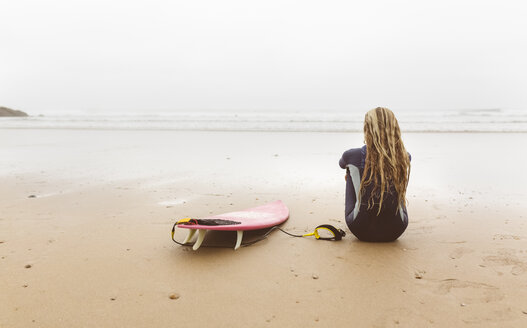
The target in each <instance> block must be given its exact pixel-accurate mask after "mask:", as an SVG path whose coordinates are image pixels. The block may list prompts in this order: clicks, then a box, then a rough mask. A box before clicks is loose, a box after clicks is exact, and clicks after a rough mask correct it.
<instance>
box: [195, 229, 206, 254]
mask: <svg viewBox="0 0 527 328" xmlns="http://www.w3.org/2000/svg"><path fill="white" fill-rule="evenodd" d="M206 233H207V230H205V229H200V230H199V232H198V240H196V242H195V243H194V246H192V249H193V250H195V251H196V250H198V248H199V247H200V246H201V243H203V239H205V234H206Z"/></svg>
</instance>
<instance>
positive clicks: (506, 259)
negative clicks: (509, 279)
mask: <svg viewBox="0 0 527 328" xmlns="http://www.w3.org/2000/svg"><path fill="white" fill-rule="evenodd" d="M483 262H485V265H487V266H512V268H511V274H513V275H515V276H517V275H521V274H523V273H525V272H527V262H526V261H524V260H522V259H520V258H519V257H518V256H517V255H516V250H515V249H509V248H502V249H499V250H498V252H497V254H496V255H490V256H485V257H484V258H483Z"/></svg>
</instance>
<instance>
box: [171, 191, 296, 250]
mask: <svg viewBox="0 0 527 328" xmlns="http://www.w3.org/2000/svg"><path fill="white" fill-rule="evenodd" d="M288 218H289V209H288V208H287V206H285V205H284V203H282V201H280V200H277V201H275V202H272V203H268V204H265V205H262V206H258V207H253V208H248V209H246V210H242V211H237V212H229V213H225V214H219V215H213V216H208V217H205V218H202V219H199V222H202V223H208V222H220V223H221V224H219V225H208V224H178V225H177V226H178V227H179V228H185V229H190V231H189V234H188V236H187V238H186V239H185V241H184V243H185V244H186V243H188V242H189V241H190V240H191V239H192V237H193V236H194V234H195V233H196V231H199V232H198V238H197V240H196V242H195V243H194V245H193V246H192V249H194V250H197V249H198V248H199V247H200V246H201V243H202V242H203V239H204V238H205V233H206V232H207V230H222V231H236V232H237V239H236V246H235V247H234V249H235V250H236V249H238V248H239V247H240V245H241V243H242V238H243V231H245V230H258V229H265V228H269V227H273V226H275V225H279V224H281V223H283V222H285V221H286V220H287V219H288Z"/></svg>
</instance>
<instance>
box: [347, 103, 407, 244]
mask: <svg viewBox="0 0 527 328" xmlns="http://www.w3.org/2000/svg"><path fill="white" fill-rule="evenodd" d="M364 142H365V143H366V145H365V146H363V147H362V148H353V149H350V150H347V151H345V152H344V154H343V155H342V158H341V159H340V162H339V164H340V167H341V168H343V169H344V168H345V169H346V205H345V214H346V224H347V225H348V227H349V229H350V230H351V232H352V233H353V234H354V235H355V236H356V237H357V238H358V239H360V240H362V241H371V242H388V241H394V240H396V239H397V238H399V236H400V235H401V234H402V233H403V232H404V230H405V229H406V227H407V226H408V213H407V210H406V205H405V202H406V201H405V199H406V198H405V197H406V187H407V186H408V179H409V177H410V159H411V157H410V154H409V153H407V152H406V149H405V148H404V144H403V141H402V140H401V131H400V129H399V124H398V123H397V119H396V118H395V115H394V114H393V112H392V111H391V110H389V109H387V108H383V107H377V108H375V109H372V110H370V111H369V112H367V113H366V116H365V118H364Z"/></svg>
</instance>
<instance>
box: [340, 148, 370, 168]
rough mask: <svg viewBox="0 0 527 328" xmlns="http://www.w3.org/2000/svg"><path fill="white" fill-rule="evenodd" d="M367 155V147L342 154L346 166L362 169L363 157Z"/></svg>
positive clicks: (352, 149)
mask: <svg viewBox="0 0 527 328" xmlns="http://www.w3.org/2000/svg"><path fill="white" fill-rule="evenodd" d="M363 154H365V147H362V148H351V149H348V150H346V151H345V152H344V153H343V154H342V160H343V162H344V164H345V165H350V164H351V165H354V166H356V167H360V166H361V163H362V157H363Z"/></svg>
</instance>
